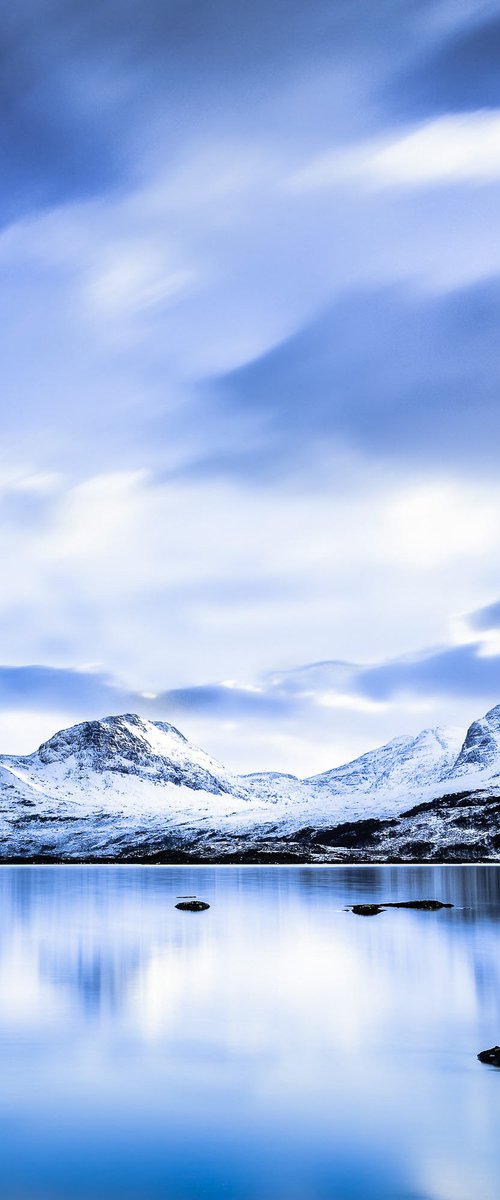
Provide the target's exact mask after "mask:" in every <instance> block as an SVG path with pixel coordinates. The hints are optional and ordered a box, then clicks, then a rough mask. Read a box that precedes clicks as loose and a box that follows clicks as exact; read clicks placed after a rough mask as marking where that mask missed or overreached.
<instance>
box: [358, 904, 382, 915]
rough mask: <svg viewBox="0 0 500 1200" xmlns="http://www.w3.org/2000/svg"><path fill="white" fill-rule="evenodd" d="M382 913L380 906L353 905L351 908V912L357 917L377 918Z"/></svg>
mask: <svg viewBox="0 0 500 1200" xmlns="http://www.w3.org/2000/svg"><path fill="white" fill-rule="evenodd" d="M383 911H384V910H383V908H381V907H380V904H353V905H352V906H351V912H353V913H355V914H356V916H357V917H377V916H378V914H379V913H381V912H383Z"/></svg>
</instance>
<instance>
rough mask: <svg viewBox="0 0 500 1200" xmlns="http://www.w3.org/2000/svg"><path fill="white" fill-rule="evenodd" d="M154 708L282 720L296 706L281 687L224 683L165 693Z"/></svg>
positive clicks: (189, 712) (180, 712)
mask: <svg viewBox="0 0 500 1200" xmlns="http://www.w3.org/2000/svg"><path fill="white" fill-rule="evenodd" d="M152 707H153V708H154V710H155V712H158V713H160V712H162V713H163V712H164V711H165V712H169V713H171V714H172V715H173V716H176V715H182V714H183V713H188V714H196V715H199V714H201V715H204V716H210V717H216V718H221V719H226V720H227V719H233V720H234V719H237V718H245V717H266V716H270V717H276V718H277V719H279V718H280V717H281V718H283V717H286V716H288V715H290V714H291V713H292V712H293V711H294V709H295V705H294V704H293V701H292V700H291V699H290V697H289V696H288V694H287V693H286V692H284V691H282V690H281V689H279V688H271V689H269V690H266V689H265V688H263V689H261V690H257V689H255V690H253V689H249V688H242V687H225V686H224V685H221V684H211V685H207V686H199V687H188V688H176V689H173V690H172V691H170V692H162V693H161V694H160V695H159V696H157V697H156V699H155V701H154V704H153V705H152Z"/></svg>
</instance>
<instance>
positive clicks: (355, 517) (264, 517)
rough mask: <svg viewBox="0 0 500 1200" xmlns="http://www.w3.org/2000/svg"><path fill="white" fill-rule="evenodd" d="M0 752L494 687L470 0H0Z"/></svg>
mask: <svg viewBox="0 0 500 1200" xmlns="http://www.w3.org/2000/svg"><path fill="white" fill-rule="evenodd" d="M0 31H1V41H0V47H1V67H0V72H1V74H0V79H1V84H2V103H1V107H0V151H1V160H2V184H1V190H0V221H1V228H0V279H1V284H0V340H1V345H0V381H1V397H2V400H1V438H0V554H1V564H2V572H1V577H2V584H1V587H0V637H1V647H0V750H2V751H4V752H12V753H16V752H17V753H25V752H29V751H31V750H32V749H34V748H35V746H36V745H38V744H39V742H40V741H41V740H43V739H44V738H46V737H48V736H50V735H51V734H52V733H53V732H55V731H56V730H57V729H58V728H60V727H61V726H63V725H69V724H73V723H74V722H76V721H78V720H84V719H89V718H95V717H100V716H104V715H106V714H108V713H112V712H122V711H134V712H139V713H142V714H143V715H144V716H149V717H151V718H152V719H155V720H157V719H163V720H170V721H172V722H173V723H174V724H176V725H177V726H179V727H180V728H181V729H182V730H183V732H185V733H186V734H187V735H188V736H189V737H191V738H193V740H195V741H197V742H198V743H199V744H201V745H202V746H203V747H204V748H205V749H207V750H208V751H210V752H211V753H213V754H215V755H216V756H218V757H219V758H221V759H222V760H223V761H225V762H226V763H227V765H228V766H231V767H233V768H234V769H236V770H239V771H252V770H258V769H266V770H267V769H276V770H285V771H290V772H294V773H297V774H300V775H306V774H311V773H313V772H315V771H321V770H325V769H327V768H328V767H331V766H333V765H336V764H337V763H339V762H342V761H345V760H347V759H349V758H352V757H354V756H355V755H356V754H359V753H362V752H363V751H364V750H366V749H368V748H370V747H372V746H376V745H378V744H381V743H382V742H385V741H388V740H390V739H391V738H392V737H395V736H398V735H400V734H402V733H417V732H418V731H419V730H420V729H422V728H423V727H427V726H434V725H436V724H453V725H458V726H460V727H463V728H465V727H466V726H467V725H468V724H469V722H470V721H471V720H472V719H474V718H475V717H476V716H478V715H480V714H482V713H484V712H485V711H486V709H487V708H489V707H491V706H492V705H493V704H495V703H497V702H500V554H499V548H500V475H499V472H498V465H497V464H498V445H499V438H500V402H499V400H500V396H499V379H500V352H499V338H498V330H499V328H500V223H499V221H498V212H499V207H500V0H495V2H493V0H474V3H472V2H471V0H470V2H469V0H460V2H458V0H378V3H377V4H376V5H374V4H373V0H308V3H307V4H304V2H303V0H254V3H252V4H251V5H249V4H248V3H247V2H246V0H231V2H229V0H210V3H209V4H207V3H206V2H202V0H141V2H140V3H139V2H138V0H129V3H127V4H124V3H118V2H117V0H85V2H83V0H82V2H80V0H72V2H71V3H70V4H68V3H67V0H23V3H22V4H20V5H11V6H10V7H9V6H8V7H7V8H6V10H5V12H3V13H2V17H1V20H0Z"/></svg>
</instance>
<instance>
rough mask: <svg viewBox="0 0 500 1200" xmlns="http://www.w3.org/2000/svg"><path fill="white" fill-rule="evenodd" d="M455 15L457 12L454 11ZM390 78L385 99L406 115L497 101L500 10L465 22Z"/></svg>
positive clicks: (473, 107) (491, 105)
mask: <svg viewBox="0 0 500 1200" xmlns="http://www.w3.org/2000/svg"><path fill="white" fill-rule="evenodd" d="M457 15H458V14H457ZM416 50H417V61H416V64H415V65H414V66H413V67H411V66H410V68H409V69H407V70H406V71H405V73H404V74H402V73H401V72H399V73H398V74H397V75H396V77H395V79H393V80H391V84H390V87H389V88H388V98H389V100H390V103H391V105H392V106H394V107H395V108H396V110H398V109H399V111H400V113H401V114H402V115H404V116H405V117H406V118H408V116H412V117H417V118H418V117H423V116H433V115H440V114H443V113H447V112H469V111H474V110H477V109H480V108H495V107H497V106H498V105H500V12H498V11H497V12H496V13H493V14H491V15H490V16H489V17H488V19H487V20H483V21H480V20H478V19H477V18H476V19H475V20H473V21H468V22H466V23H465V24H464V26H463V27H462V29H460V30H459V31H456V30H453V31H452V33H451V36H450V35H448V36H446V37H445V38H443V40H442V41H441V42H440V44H439V45H437V46H431V47H430V49H427V50H426V52H425V54H423V53H419V48H418V46H417V47H416Z"/></svg>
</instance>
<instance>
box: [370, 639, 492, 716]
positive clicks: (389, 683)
mask: <svg viewBox="0 0 500 1200" xmlns="http://www.w3.org/2000/svg"><path fill="white" fill-rule="evenodd" d="M479 649H480V647H479V646H477V645H470V644H468V645H464V646H453V647H450V648H444V649H438V650H436V651H431V652H429V653H425V654H422V655H419V656H418V657H414V658H405V659H399V660H396V661H394V662H388V663H382V664H381V665H380V666H376V667H370V668H368V669H367V670H364V671H360V672H359V673H358V674H357V675H356V677H355V678H354V680H353V687H354V690H355V691H356V692H357V693H359V694H360V695H363V696H366V697H367V698H369V699H372V700H389V699H391V698H392V697H394V696H397V695H400V694H402V693H405V694H406V695H413V696H426V697H429V698H434V697H436V696H450V697H454V698H459V697H467V696H477V697H481V698H483V699H485V698H486V702H489V701H490V700H491V701H493V702H497V701H498V700H499V699H500V656H499V655H491V656H490V655H488V656H486V655H482V654H480V653H479Z"/></svg>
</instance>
